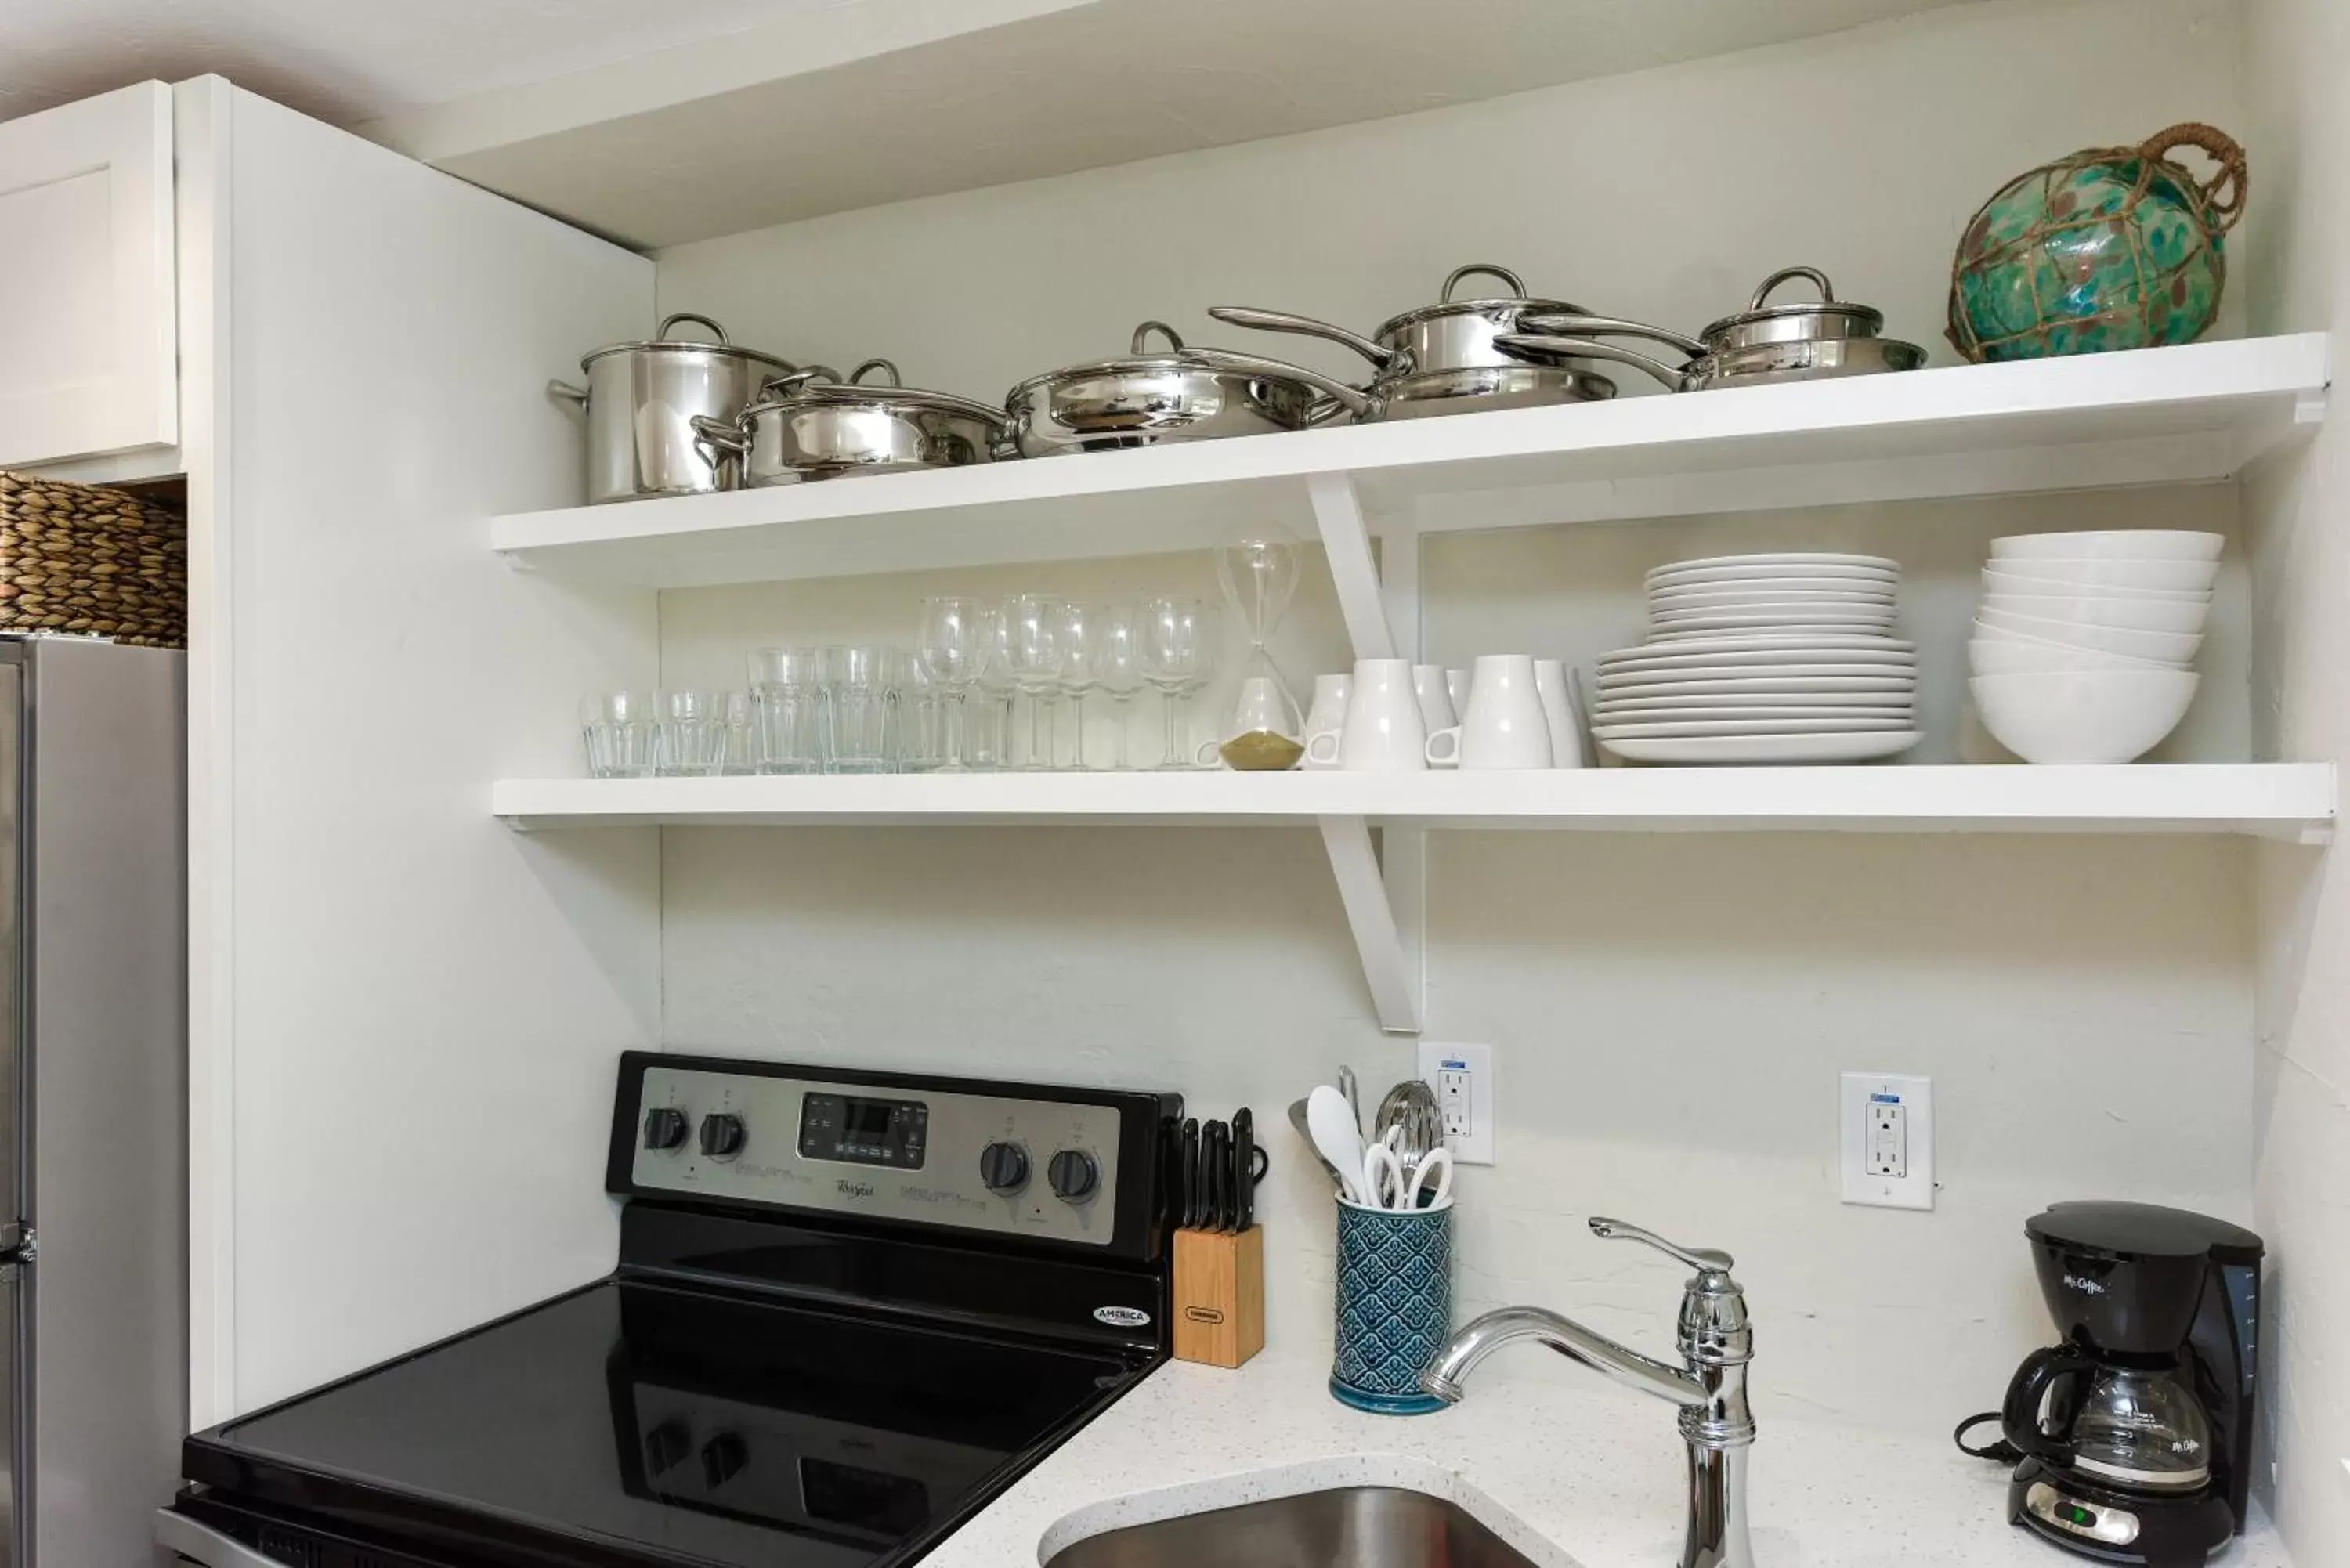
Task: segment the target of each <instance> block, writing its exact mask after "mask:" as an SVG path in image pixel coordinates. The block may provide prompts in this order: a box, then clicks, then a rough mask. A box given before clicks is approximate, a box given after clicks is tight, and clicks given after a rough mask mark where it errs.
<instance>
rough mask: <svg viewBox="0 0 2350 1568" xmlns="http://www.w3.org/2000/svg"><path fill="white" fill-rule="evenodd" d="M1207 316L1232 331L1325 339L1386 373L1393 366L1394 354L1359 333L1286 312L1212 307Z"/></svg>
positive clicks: (1251, 307)
mask: <svg viewBox="0 0 2350 1568" xmlns="http://www.w3.org/2000/svg"><path fill="white" fill-rule="evenodd" d="M1208 314H1209V315H1210V316H1212V317H1215V318H1216V319H1217V320H1219V321H1227V322H1230V323H1231V324H1232V325H1233V326H1234V327H1254V328H1255V329H1256V330H1258V331H1259V332H1295V333H1297V334H1298V335H1300V336H1301V337H1326V338H1328V339H1329V340H1330V341H1331V342H1333V343H1338V344H1343V345H1345V346H1346V347H1347V348H1352V349H1353V350H1354V351H1355V352H1356V353H1357V354H1360V355H1361V356H1362V357H1363V358H1366V359H1368V360H1369V361H1370V362H1371V363H1372V364H1373V365H1375V366H1377V367H1378V369H1382V370H1385V369H1388V368H1389V367H1391V366H1392V365H1394V363H1395V360H1396V355H1395V351H1394V350H1393V349H1391V348H1380V347H1379V346H1378V344H1376V343H1374V342H1372V341H1371V340H1370V339H1369V338H1367V337H1364V336H1363V335H1362V334H1361V333H1359V332H1350V331H1348V330H1347V328H1345V327H1336V326H1333V325H1332V324H1331V323H1329V322H1327V321H1316V320H1315V318H1314V317H1310V316H1293V315H1291V314H1290V313H1289V312H1288V311H1286V310H1260V309H1258V308H1257V307H1256V306H1253V305H1211V306H1208Z"/></svg>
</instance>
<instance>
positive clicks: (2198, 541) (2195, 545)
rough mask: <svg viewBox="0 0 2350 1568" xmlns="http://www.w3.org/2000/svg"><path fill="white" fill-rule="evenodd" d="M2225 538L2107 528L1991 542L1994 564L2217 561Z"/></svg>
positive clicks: (2162, 530)
mask: <svg viewBox="0 0 2350 1568" xmlns="http://www.w3.org/2000/svg"><path fill="white" fill-rule="evenodd" d="M2227 543H2228V539H2227V535H2224V534H2206V533H2200V532H2198V531H2196V530H2193V529H2188V528H2104V529H2093V530H2090V531H2088V532H2085V533H2074V534H2010V535H2006V536H2005V537H2003V538H1998V539H1993V540H1992V541H1991V558H1992V559H1993V560H1999V561H2004V560H2008V559H2011V558H2020V559H2025V560H2067V561H2216V560H2218V559H2219V558H2220V551H2221V550H2222V549H2224V548H2225V547H2226V546H2227Z"/></svg>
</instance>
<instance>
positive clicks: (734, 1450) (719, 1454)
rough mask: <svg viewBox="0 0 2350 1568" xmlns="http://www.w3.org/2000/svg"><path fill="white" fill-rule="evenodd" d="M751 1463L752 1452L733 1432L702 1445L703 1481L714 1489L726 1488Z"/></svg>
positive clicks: (722, 1434)
mask: <svg viewBox="0 0 2350 1568" xmlns="http://www.w3.org/2000/svg"><path fill="white" fill-rule="evenodd" d="M750 1462H751V1450H750V1449H749V1448H748V1447H747V1446H746V1445H745V1444H744V1443H743V1439H742V1438H738V1437H736V1436H735V1435H734V1434H733V1433H732V1432H721V1433H719V1434H718V1435H717V1436H716V1437H714V1438H711V1439H710V1441H708V1442H706V1443H704V1444H702V1484H703V1485H705V1486H708V1487H710V1488H712V1489H713V1490H714V1489H716V1488H718V1487H722V1486H724V1485H725V1484H726V1483H727V1482H728V1481H731V1480H733V1479H734V1478H735V1477H736V1476H738V1475H740V1474H742V1473H743V1466H744V1465H747V1464H749V1463H750Z"/></svg>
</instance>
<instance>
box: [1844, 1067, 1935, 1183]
mask: <svg viewBox="0 0 2350 1568" xmlns="http://www.w3.org/2000/svg"><path fill="white" fill-rule="evenodd" d="M1888 1122H1889V1123H1890V1124H1891V1125H1892V1126H1893V1127H1894V1128H1895V1129H1896V1134H1895V1137H1896V1144H1897V1150H1898V1152H1897V1158H1896V1159H1895V1160H1893V1161H1892V1162H1890V1163H1892V1164H1894V1165H1896V1166H1897V1167H1898V1168H1899V1169H1901V1170H1904V1171H1906V1172H1907V1174H1906V1175H1891V1174H1886V1173H1885V1172H1884V1171H1883V1170H1882V1167H1884V1166H1885V1165H1886V1164H1887V1163H1888V1162H1887V1160H1885V1159H1884V1158H1882V1156H1883V1154H1884V1152H1885V1149H1886V1147H1887V1143H1886V1132H1885V1129H1886V1127H1887V1124H1888ZM1836 1140H1837V1163H1838V1165H1839V1166H1840V1167H1841V1168H1842V1170H1843V1173H1844V1200H1845V1201H1846V1203H1866V1204H1870V1205H1873V1206H1875V1207H1877V1208H1880V1209H1931V1208H1932V1207H1933V1206H1934V1081H1933V1080H1932V1079H1931V1078H1915V1077H1907V1076H1904V1075H1900V1074H1898V1073H1846V1074H1845V1075H1844V1078H1843V1082H1842V1085H1841V1086H1840V1090H1839V1093H1838V1095H1837V1116H1836Z"/></svg>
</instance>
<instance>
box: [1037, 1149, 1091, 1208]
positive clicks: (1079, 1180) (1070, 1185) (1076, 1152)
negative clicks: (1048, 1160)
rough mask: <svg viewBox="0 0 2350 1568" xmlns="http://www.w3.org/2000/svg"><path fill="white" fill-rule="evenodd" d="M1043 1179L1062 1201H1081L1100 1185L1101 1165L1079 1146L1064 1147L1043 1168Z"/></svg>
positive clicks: (1089, 1196)
mask: <svg viewBox="0 0 2350 1568" xmlns="http://www.w3.org/2000/svg"><path fill="white" fill-rule="evenodd" d="M1045 1180H1047V1181H1050V1182H1051V1183H1052V1184H1053V1190H1054V1191H1055V1192H1056V1193H1058V1194H1059V1195H1060V1198H1061V1201H1062V1202H1064V1203H1083V1202H1084V1201H1085V1200H1086V1199H1088V1198H1091V1197H1092V1196H1093V1195H1094V1189H1095V1188H1097V1187H1099V1186H1100V1185H1101V1166H1100V1164H1099V1163H1098V1162H1097V1161H1096V1160H1095V1158H1094V1157H1093V1156H1092V1155H1089V1154H1087V1152H1086V1151H1085V1150H1084V1149H1081V1148H1065V1149H1063V1150H1062V1151H1061V1152H1060V1153H1058V1154H1056V1155H1055V1156H1054V1157H1053V1163H1052V1164H1050V1165H1048V1166H1046V1167H1045Z"/></svg>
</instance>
